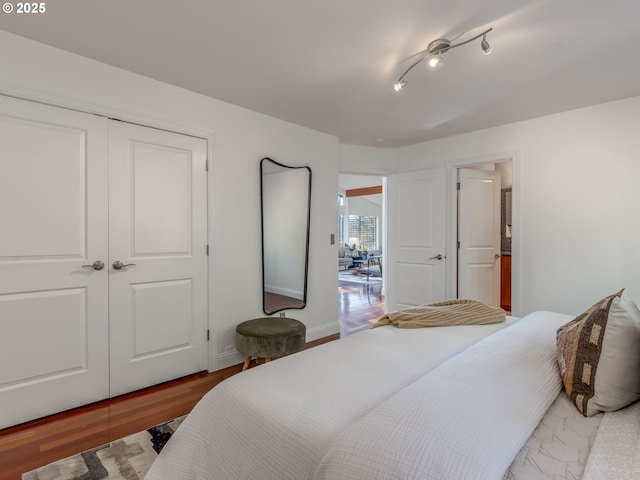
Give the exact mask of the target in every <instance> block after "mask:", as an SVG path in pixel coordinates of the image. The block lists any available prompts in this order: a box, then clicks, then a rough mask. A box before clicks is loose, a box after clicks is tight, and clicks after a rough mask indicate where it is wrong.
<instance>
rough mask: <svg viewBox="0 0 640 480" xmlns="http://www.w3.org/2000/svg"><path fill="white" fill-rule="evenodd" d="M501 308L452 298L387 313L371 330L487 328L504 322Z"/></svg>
mask: <svg viewBox="0 0 640 480" xmlns="http://www.w3.org/2000/svg"><path fill="white" fill-rule="evenodd" d="M505 318H506V314H505V312H504V310H503V309H501V308H498V307H490V306H489V305H487V304H485V303H482V302H479V301H478V300H465V299H454V300H445V301H444V302H437V303H430V304H429V305H421V306H419V307H414V308H407V309H406V310H400V311H398V312H391V313H387V314H386V315H384V316H383V317H381V318H380V319H379V320H378V321H377V322H376V323H375V324H374V325H373V326H372V327H371V328H376V327H382V326H383V325H393V326H394V327H398V328H423V327H440V326H450V325H487V324H489V323H500V322H504V321H505Z"/></svg>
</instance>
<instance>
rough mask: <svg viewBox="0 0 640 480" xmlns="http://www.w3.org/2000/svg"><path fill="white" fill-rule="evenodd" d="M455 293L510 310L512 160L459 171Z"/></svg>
mask: <svg viewBox="0 0 640 480" xmlns="http://www.w3.org/2000/svg"><path fill="white" fill-rule="evenodd" d="M456 179H457V183H456V185H457V187H456V210H455V212H456V238H457V240H456V241H457V245H456V247H457V248H456V253H457V255H456V263H457V271H456V274H457V275H456V277H457V282H456V291H457V295H456V296H457V297H458V298H473V299H476V300H480V301H483V302H485V303H487V304H489V305H492V306H500V307H502V308H503V309H505V310H506V311H507V312H511V271H512V269H511V239H512V235H511V233H512V228H511V227H512V213H511V212H512V209H511V194H512V189H513V162H512V161H511V160H504V161H499V162H491V163H483V164H475V165H470V166H464V167H459V168H457V169H456Z"/></svg>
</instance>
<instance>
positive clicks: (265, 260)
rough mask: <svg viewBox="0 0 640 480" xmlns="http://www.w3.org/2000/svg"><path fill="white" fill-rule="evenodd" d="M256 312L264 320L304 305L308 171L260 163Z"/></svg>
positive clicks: (306, 260)
mask: <svg viewBox="0 0 640 480" xmlns="http://www.w3.org/2000/svg"><path fill="white" fill-rule="evenodd" d="M260 194H261V195H260V198H261V200H260V203H261V208H262V309H263V311H264V313H266V314H267V315H270V314H272V313H276V312H279V311H281V310H286V309H301V308H304V307H305V305H306V304H307V273H308V266H309V223H310V215H311V169H310V168H309V167H291V166H287V165H283V164H282V163H279V162H276V161H275V160H272V159H270V158H263V159H262V160H261V161H260Z"/></svg>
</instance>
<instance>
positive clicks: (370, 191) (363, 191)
mask: <svg viewBox="0 0 640 480" xmlns="http://www.w3.org/2000/svg"><path fill="white" fill-rule="evenodd" d="M379 193H382V185H376V186H374V187H362V188H352V189H351V190H347V191H346V196H347V197H361V196H363V195H377V194H379Z"/></svg>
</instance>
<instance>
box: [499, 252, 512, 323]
mask: <svg viewBox="0 0 640 480" xmlns="http://www.w3.org/2000/svg"><path fill="white" fill-rule="evenodd" d="M500 307H501V308H504V309H505V310H506V311H508V312H509V311H511V255H503V256H502V257H501V258H500Z"/></svg>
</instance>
